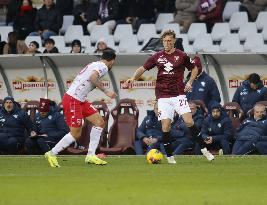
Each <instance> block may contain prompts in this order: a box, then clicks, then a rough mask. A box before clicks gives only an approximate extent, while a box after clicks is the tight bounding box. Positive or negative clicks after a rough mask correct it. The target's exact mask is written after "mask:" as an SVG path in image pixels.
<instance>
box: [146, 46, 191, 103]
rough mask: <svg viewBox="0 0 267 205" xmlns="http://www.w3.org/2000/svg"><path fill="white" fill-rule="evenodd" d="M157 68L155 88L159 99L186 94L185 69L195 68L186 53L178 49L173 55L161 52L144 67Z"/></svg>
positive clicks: (147, 68)
mask: <svg viewBox="0 0 267 205" xmlns="http://www.w3.org/2000/svg"><path fill="white" fill-rule="evenodd" d="M155 66H157V68H158V74H157V81H156V88H155V94H156V98H157V99H159V98H169V97H175V96H178V95H184V94H185V93H184V87H185V85H184V82H183V79H184V71H185V68H187V69H188V70H191V69H193V68H194V67H195V65H194V64H193V62H192V60H191V59H190V57H189V56H188V55H187V54H186V53H184V52H182V51H180V50H178V49H175V51H174V52H173V53H172V54H168V53H166V52H165V51H159V52H157V53H155V54H154V55H153V56H151V57H150V58H149V59H148V60H147V61H146V63H145V64H144V66H143V67H144V68H145V69H146V70H150V69H152V68H153V67H155Z"/></svg>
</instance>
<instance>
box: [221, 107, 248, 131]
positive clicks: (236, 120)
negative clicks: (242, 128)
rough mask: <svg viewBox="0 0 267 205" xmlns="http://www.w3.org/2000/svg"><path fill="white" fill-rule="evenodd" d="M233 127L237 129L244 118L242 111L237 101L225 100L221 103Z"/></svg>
mask: <svg viewBox="0 0 267 205" xmlns="http://www.w3.org/2000/svg"><path fill="white" fill-rule="evenodd" d="M223 108H224V109H225V111H226V113H227V115H228V117H229V118H230V120H231V121H232V125H233V128H234V129H237V128H238V127H239V125H240V123H241V122H242V120H243V118H244V112H243V110H242V109H241V107H240V105H239V104H238V103H237V102H227V103H225V104H224V105H223Z"/></svg>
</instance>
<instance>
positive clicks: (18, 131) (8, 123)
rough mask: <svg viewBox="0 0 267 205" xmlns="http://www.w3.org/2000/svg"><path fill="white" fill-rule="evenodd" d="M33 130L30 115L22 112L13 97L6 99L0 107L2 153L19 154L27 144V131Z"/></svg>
mask: <svg viewBox="0 0 267 205" xmlns="http://www.w3.org/2000/svg"><path fill="white" fill-rule="evenodd" d="M31 130H32V122H31V119H30V117H29V116H28V114H27V113H26V112H25V111H24V110H22V109H21V108H20V106H19V104H18V103H17V102H15V101H14V98H13V97H10V96H7V97H5V98H4V104H3V107H0V152H2V153H4V154H17V153H18V151H19V150H20V148H22V146H23V145H24V142H25V136H24V133H25V131H28V133H30V131H31Z"/></svg>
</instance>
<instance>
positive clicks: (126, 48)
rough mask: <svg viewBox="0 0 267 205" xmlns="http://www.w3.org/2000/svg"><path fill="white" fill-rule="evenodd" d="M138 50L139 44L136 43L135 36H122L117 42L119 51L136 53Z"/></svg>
mask: <svg viewBox="0 0 267 205" xmlns="http://www.w3.org/2000/svg"><path fill="white" fill-rule="evenodd" d="M139 51H140V46H139V45H138V41H137V36H136V35H129V36H124V38H122V39H121V41H120V44H119V52H120V53H136V52H139Z"/></svg>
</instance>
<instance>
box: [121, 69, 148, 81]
mask: <svg viewBox="0 0 267 205" xmlns="http://www.w3.org/2000/svg"><path fill="white" fill-rule="evenodd" d="M145 71H146V69H145V68H144V67H143V66H141V67H139V68H137V70H136V71H135V72H134V75H133V76H132V77H131V78H129V79H127V80H126V81H125V83H124V85H125V86H127V85H128V84H130V83H132V82H133V81H135V80H138V79H139V78H140V77H141V76H142V75H143V73H144V72H145Z"/></svg>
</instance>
